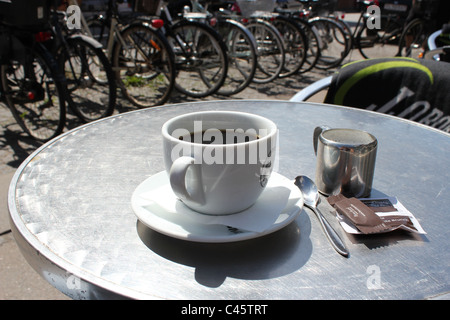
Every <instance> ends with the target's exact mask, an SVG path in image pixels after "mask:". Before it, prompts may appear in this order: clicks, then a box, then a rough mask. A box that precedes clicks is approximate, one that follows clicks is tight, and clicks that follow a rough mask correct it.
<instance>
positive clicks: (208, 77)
mask: <svg viewBox="0 0 450 320" xmlns="http://www.w3.org/2000/svg"><path fill="white" fill-rule="evenodd" d="M157 2H159V3H160V7H161V11H160V12H158V14H157V15H159V16H160V18H161V19H162V20H163V21H164V27H163V28H162V30H163V32H164V35H165V36H166V37H167V39H168V40H169V43H170V45H171V47H172V50H173V52H174V54H175V65H176V70H177V74H176V79H175V88H176V89H177V90H178V91H179V92H181V93H183V94H186V95H188V96H191V97H194V98H202V97H206V96H209V95H211V94H214V93H216V92H217V91H218V90H219V89H220V88H221V86H222V85H223V84H224V82H225V79H226V77H227V72H228V58H227V48H226V45H225V43H224V41H223V40H222V39H221V37H220V35H219V34H218V33H217V32H216V31H215V30H214V29H213V28H212V27H210V26H208V25H207V24H205V23H202V22H199V21H192V20H188V19H186V18H183V17H182V16H181V17H180V15H178V19H177V21H175V20H174V18H173V17H172V14H171V13H170V11H169V8H168V2H167V1H157ZM179 12H180V11H178V12H177V13H179Z"/></svg>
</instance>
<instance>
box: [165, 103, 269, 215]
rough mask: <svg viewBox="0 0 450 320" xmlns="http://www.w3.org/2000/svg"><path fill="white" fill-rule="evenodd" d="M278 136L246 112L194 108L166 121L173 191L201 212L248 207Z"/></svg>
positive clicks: (258, 190)
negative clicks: (203, 110) (197, 110)
mask: <svg viewBox="0 0 450 320" xmlns="http://www.w3.org/2000/svg"><path fill="white" fill-rule="evenodd" d="M277 134H278V132H277V127H276V125H275V123H273V122H272V121H270V120H269V119H266V118H264V117H261V116H258V115H254V114H249V113H244V112H234V111H206V112H195V113H189V114H184V115H180V116H178V117H175V118H172V119H170V120H169V121H167V122H166V123H165V124H164V125H163V127H162V136H163V146H164V162H165V167H166V171H167V172H168V174H169V178H170V184H171V187H172V190H173V191H174V193H175V194H176V195H177V197H178V198H179V199H180V200H181V201H182V202H183V203H184V204H186V205H187V206H188V207H189V208H191V209H193V210H195V211H198V212H201V213H205V214H211V215H225V214H232V213H237V212H240V211H243V210H245V209H247V208H249V207H250V206H252V205H253V204H254V203H255V202H256V200H257V199H258V197H259V196H260V195H261V193H262V191H263V190H264V188H265V186H266V183H267V180H268V179H269V177H270V174H271V172H272V169H273V164H274V163H275V156H276V147H277V146H276V143H277ZM180 137H182V140H181V139H180ZM210 142H211V143H210Z"/></svg>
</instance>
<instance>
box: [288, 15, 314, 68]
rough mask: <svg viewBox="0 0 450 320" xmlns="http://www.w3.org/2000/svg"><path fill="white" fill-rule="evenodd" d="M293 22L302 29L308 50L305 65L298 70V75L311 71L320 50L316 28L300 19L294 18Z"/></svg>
mask: <svg viewBox="0 0 450 320" xmlns="http://www.w3.org/2000/svg"><path fill="white" fill-rule="evenodd" d="M294 19H295V21H296V22H297V23H298V24H299V26H300V27H301V28H302V29H303V32H304V33H305V35H306V39H307V40H306V43H307V45H308V50H307V51H306V59H305V63H304V64H303V65H302V67H301V68H300V70H299V73H305V72H307V71H310V70H312V68H314V66H315V65H316V63H317V61H318V60H319V57H320V48H319V33H318V32H317V30H316V27H314V26H311V25H310V24H309V23H308V21H306V20H303V19H301V18H294Z"/></svg>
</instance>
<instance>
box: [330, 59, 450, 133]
mask: <svg viewBox="0 0 450 320" xmlns="http://www.w3.org/2000/svg"><path fill="white" fill-rule="evenodd" d="M324 102H326V103H332V104H337V105H344V106H349V107H356V108H363V109H368V110H373V111H377V112H381V113H386V114H392V115H395V116H398V117H401V118H405V119H410V120H413V121H416V122H420V123H423V124H425V125H429V126H432V127H435V128H437V129H440V130H443V131H445V132H450V63H446V62H438V61H432V60H416V59H412V58H402V57H396V58H380V59H369V60H361V61H356V62H351V63H349V64H347V65H344V66H343V67H342V68H341V69H339V70H338V71H337V72H336V73H335V74H334V75H333V77H332V81H331V84H330V87H329V89H328V92H327V95H326V97H325V101H324Z"/></svg>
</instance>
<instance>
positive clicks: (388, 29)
mask: <svg viewBox="0 0 450 320" xmlns="http://www.w3.org/2000/svg"><path fill="white" fill-rule="evenodd" d="M380 21H381V29H378V30H377V29H368V28H367V25H366V24H364V25H363V27H362V28H361V29H360V31H359V32H358V34H357V35H356V39H355V44H356V47H357V48H358V50H359V52H360V53H361V55H362V56H363V57H364V58H366V59H371V58H379V57H394V56H395V55H396V54H397V52H398V44H399V43H398V40H399V35H400V33H401V30H402V25H401V24H400V23H399V22H398V21H396V20H395V19H393V18H389V17H383V16H382V17H381V20H380Z"/></svg>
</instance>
